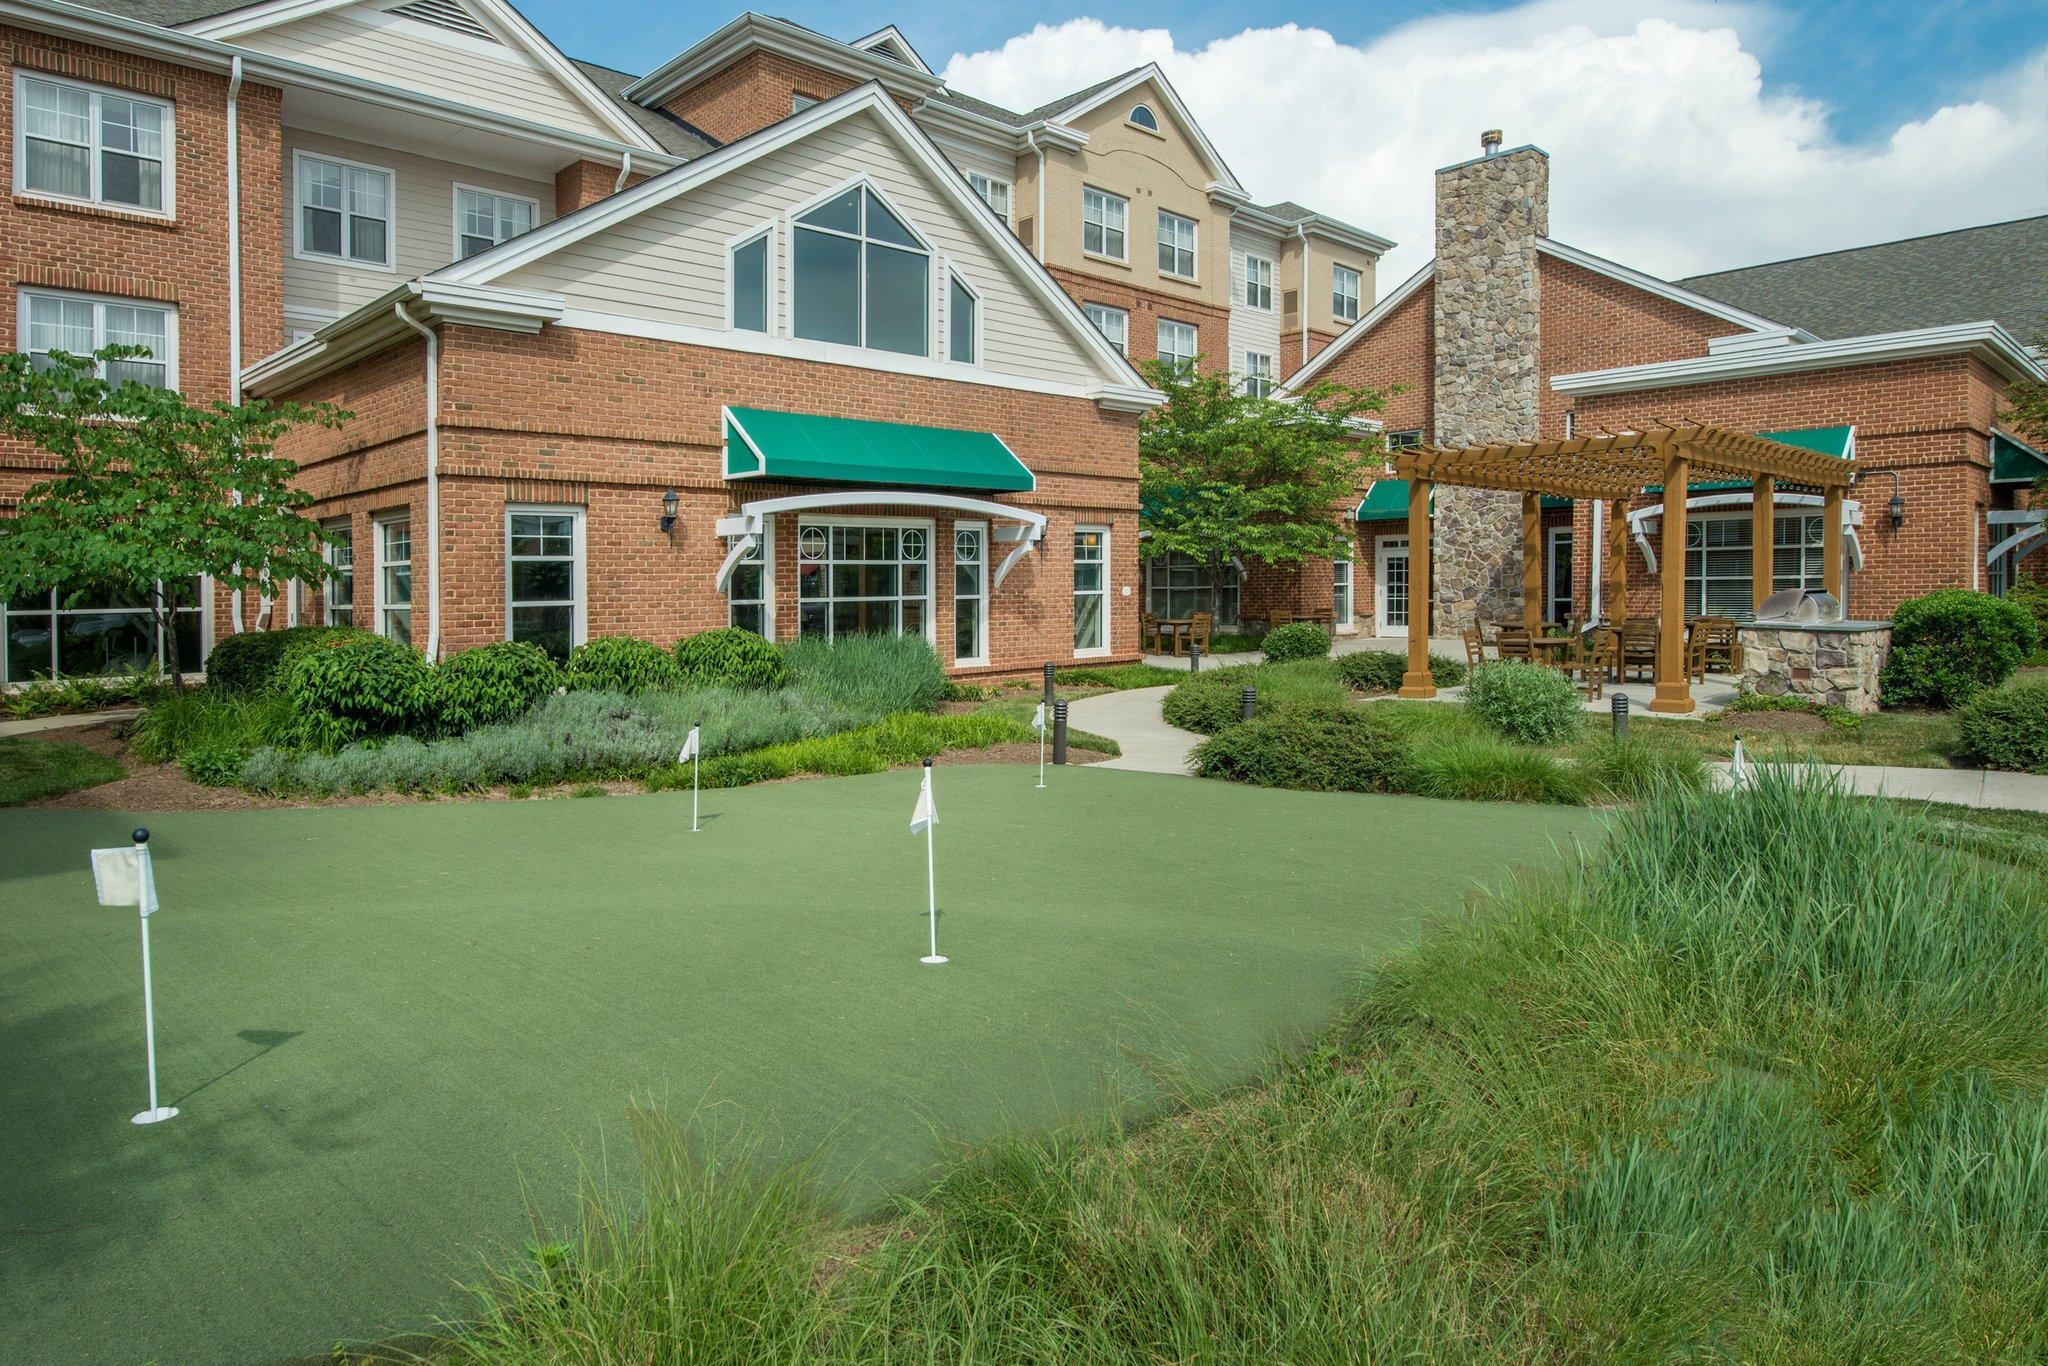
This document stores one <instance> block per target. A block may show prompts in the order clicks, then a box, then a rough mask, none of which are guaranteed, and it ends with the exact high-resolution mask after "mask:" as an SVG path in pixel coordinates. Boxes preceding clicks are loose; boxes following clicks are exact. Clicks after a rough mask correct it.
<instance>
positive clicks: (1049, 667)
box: [1045, 659, 1052, 707]
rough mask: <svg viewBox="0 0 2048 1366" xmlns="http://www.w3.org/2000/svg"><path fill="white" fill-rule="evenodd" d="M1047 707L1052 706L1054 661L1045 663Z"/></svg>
mask: <svg viewBox="0 0 2048 1366" xmlns="http://www.w3.org/2000/svg"><path fill="white" fill-rule="evenodd" d="M1045 705H1046V706H1048V707H1049V706H1051V705H1052V661H1051V660H1049V659H1048V660H1046V661H1045Z"/></svg>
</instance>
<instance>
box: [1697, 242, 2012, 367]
mask: <svg viewBox="0 0 2048 1366" xmlns="http://www.w3.org/2000/svg"><path fill="white" fill-rule="evenodd" d="M2044 282H2048V216H2042V217H2038V218H2018V219H2013V220H2011V221H2009V222H2004V223H1989V224H1986V225H1984V226H1982V227H1976V228H1962V229H1959V230H1957V231H1954V232H1939V233H1930V234H1928V235H1926V236H1924V237H1908V238H1904V239H1902V240H1900V241H1897V242H1880V243H1877V244H1875V245H1872V246H1867V247H1852V248H1849V249H1848V250H1846V251H1830V252H1821V253H1819V254H1817V255H1813V256H1798V257H1794V258H1792V259H1791V260H1787V261H1770V262H1766V263H1764V264H1762V265H1755V266H1744V267H1742V268H1740V269H1737V270H1722V271H1715V272H1712V273H1710V274H1706V275H1694V276H1691V277H1689V278H1687V279H1684V280H1681V281H1679V283H1680V284H1682V285H1684V286H1685V287H1686V288H1688V289H1692V290H1697V291H1698V292H1699V293H1701V294H1705V295H1708V296H1710V297H1712V298H1716V299H1721V300H1724V301H1726V302H1728V303H1732V304H1736V305H1739V306H1740V307H1743V308H1747V309H1752V310H1754V311H1756V312H1758V313H1767V314H1770V315H1771V316H1772V317H1776V318H1783V319H1784V320H1785V321H1786V322H1788V323H1797V324H1798V325H1799V326H1801V327H1804V328H1806V329H1808V330H1809V331H1811V332H1814V333H1815V334H1817V335H1819V336H1822V337H1829V338H1841V337H1861V336H1869V335H1871V334H1873V333H1881V332H1902V331H1908V330H1911V329H1915V328H1923V327H1940V326H1945V325H1948V324H1952V323H1967V322H1983V321H1986V320H1989V321H1992V322H1996V323H1998V324H1999V325H2000V326H2001V327H2003V328H2005V330H2006V331H2008V332H2010V333H2012V334H2013V335H2014V336H2017V337H2021V338H2034V337H2037V336H2039V335H2041V334H2042V333H2044V332H2048V284H2044Z"/></svg>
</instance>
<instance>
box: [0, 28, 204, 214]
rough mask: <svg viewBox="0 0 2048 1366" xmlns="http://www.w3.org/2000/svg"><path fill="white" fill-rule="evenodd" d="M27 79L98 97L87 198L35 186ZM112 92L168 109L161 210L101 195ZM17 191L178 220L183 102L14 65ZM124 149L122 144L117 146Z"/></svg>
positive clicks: (54, 200) (92, 125)
mask: <svg viewBox="0 0 2048 1366" xmlns="http://www.w3.org/2000/svg"><path fill="white" fill-rule="evenodd" d="M26 81H42V82H44V83H45V84H48V85H56V86H68V87H70V88H71V89H73V90H82V91H84V92H85V93H86V94H88V95H90V96H92V105H91V110H90V112H89V114H88V116H87V117H88V121H89V123H90V128H89V131H88V134H87V138H88V140H87V142H86V159H87V173H88V175H89V177H90V179H91V183H92V192H91V193H90V194H88V195H86V196H84V197H83V198H79V197H74V196H72V195H67V194H57V193H55V192H54V191H51V190H34V189H30V188H29V185H28V119H27V118H26V117H24V116H23V112H22V111H23V103H24V102H23V100H22V84H23V82H26ZM108 95H112V96H114V97H115V98H116V99H123V100H127V101H129V102H130V103H133V104H146V105H149V106H150V107H151V108H153V109H159V110H161V111H163V129H162V133H161V136H162V138H163V155H162V156H161V157H159V158H158V160H157V164H158V166H159V167H160V168H161V170H162V173H163V192H164V204H163V207H162V208H160V209H147V208H143V207H142V206H140V205H137V204H123V203H120V202H118V201H116V200H111V199H103V198H101V197H100V193H99V192H100V188H101V186H100V179H101V162H100V156H101V153H102V152H103V151H104V150H105V144H104V143H103V142H102V141H101V136H100V101H101V99H102V98H103V97H105V96H108ZM13 119H14V192H15V193H16V194H18V195H20V196H21V197H22V198H23V199H33V200H36V201H38V202H40V203H45V204H71V205H76V206H78V207H80V208H88V209H104V210H106V211H108V212H109V213H132V214H137V215H139V216H141V217H143V218H156V219H162V220H163V221H165V222H175V221H176V219H177V217H178V106H177V104H176V102H175V101H172V100H167V99H163V98H161V97H159V96H155V95H145V94H142V93H141V92H140V91H135V90H123V89H121V88H120V87H118V86H111V85H99V84H97V83H95V82H93V81H81V80H77V79H74V78H73V77H70V76H59V75H57V74H55V73H54V72H49V71H41V70H37V69H35V68H33V67H26V66H17V67H15V68H14V108H13ZM117 150H118V149H117Z"/></svg>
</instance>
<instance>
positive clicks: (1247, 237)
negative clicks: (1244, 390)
mask: <svg viewBox="0 0 2048 1366" xmlns="http://www.w3.org/2000/svg"><path fill="white" fill-rule="evenodd" d="M1247 254H1249V255H1252V256H1263V257H1265V258H1266V259H1267V260H1268V261H1271V262H1273V307H1272V308H1270V309H1257V308H1247V307H1246V306H1245V302H1244V284H1245V265H1244V258H1245V257H1246V255H1247ZM1281 289H1282V285H1281V281H1280V239H1279V238H1277V237H1273V236H1271V235H1269V234H1266V233H1262V232H1258V231H1256V230H1254V229H1250V228H1246V227H1244V226H1243V225H1241V224H1237V223H1233V224H1231V227H1230V368H1231V369H1232V370H1233V371H1236V372H1240V373H1241V372H1242V371H1243V370H1244V368H1245V366H1244V355H1245V352H1247V351H1257V352H1259V353H1260V354H1262V355H1267V356H1271V357H1272V358H1273V373H1274V376H1275V377H1276V382H1277V377H1278V376H1279V375H1281V374H1283V373H1285V372H1286V370H1287V369H1289V368H1290V367H1289V366H1287V364H1286V363H1285V361H1284V359H1283V358H1282V356H1281V354H1280V293H1281Z"/></svg>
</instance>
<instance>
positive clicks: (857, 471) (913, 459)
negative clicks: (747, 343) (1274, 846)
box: [725, 408, 1038, 493]
mask: <svg viewBox="0 0 2048 1366" xmlns="http://www.w3.org/2000/svg"><path fill="white" fill-rule="evenodd" d="M725 477H726V478H728V479H789V480H796V481H801V482H803V483H823V484H890V485H906V484H907V485H911V486H914V487H920V488H940V489H978V490H982V491H985V492H989V493H1028V492H1030V491H1031V490H1032V489H1034V488H1036V487H1037V485H1038V481H1037V479H1035V478H1034V477H1033V476H1032V473H1031V471H1030V470H1028V469H1026V468H1025V467H1024V462H1023V461H1021V460H1019V459H1018V458H1017V457H1016V456H1015V455H1013V454H1011V452H1010V448H1009V447H1008V446H1005V445H1004V444H1003V442H1002V438H1001V437H998V436H996V435H994V434H993V433H991V432H963V431H956V430H955V429H953V428H951V427H918V426H913V425H911V424H910V423H907V422H869V421H866V420H864V419H860V418H851V417H819V416H816V415H815V414H810V413H777V412H770V411H769V410H767V409H765V408H727V409H726V410H725Z"/></svg>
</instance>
